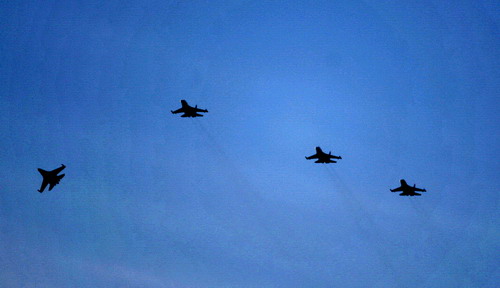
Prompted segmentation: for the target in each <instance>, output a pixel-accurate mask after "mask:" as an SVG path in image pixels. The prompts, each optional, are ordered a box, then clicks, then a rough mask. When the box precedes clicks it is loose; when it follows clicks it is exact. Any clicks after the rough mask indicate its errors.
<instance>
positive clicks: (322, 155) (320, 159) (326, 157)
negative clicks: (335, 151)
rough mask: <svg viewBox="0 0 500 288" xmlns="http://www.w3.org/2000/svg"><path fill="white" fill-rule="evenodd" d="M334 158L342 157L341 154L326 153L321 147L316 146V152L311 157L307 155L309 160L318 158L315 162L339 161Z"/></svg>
mask: <svg viewBox="0 0 500 288" xmlns="http://www.w3.org/2000/svg"><path fill="white" fill-rule="evenodd" d="M332 158H333V159H342V157H340V156H335V155H332V152H331V151H330V153H328V154H326V153H325V152H323V151H322V150H321V148H319V147H316V154H314V155H311V156H309V157H306V159H307V160H310V159H318V160H316V161H315V162H314V163H337V161H334V160H332Z"/></svg>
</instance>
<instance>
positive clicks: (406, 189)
mask: <svg viewBox="0 0 500 288" xmlns="http://www.w3.org/2000/svg"><path fill="white" fill-rule="evenodd" d="M400 182H401V186H400V187H398V188H396V189H391V192H399V191H403V192H402V193H400V194H399V196H420V195H422V194H420V193H417V192H415V191H421V192H427V191H426V190H425V189H420V188H417V187H415V184H414V185H413V187H411V186H410V185H408V184H406V181H405V180H404V179H401V181H400Z"/></svg>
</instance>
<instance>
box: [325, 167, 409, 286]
mask: <svg viewBox="0 0 500 288" xmlns="http://www.w3.org/2000/svg"><path fill="white" fill-rule="evenodd" d="M326 170H327V171H328V174H330V176H331V178H332V181H334V182H335V184H337V185H338V189H337V191H338V192H339V193H340V194H341V195H342V196H343V198H344V200H346V202H349V206H350V210H351V214H352V215H353V216H354V217H356V218H357V220H356V221H355V223H356V226H357V228H358V230H359V232H360V233H361V234H362V236H363V238H365V239H367V242H368V243H372V247H373V248H374V249H375V252H376V254H377V255H378V258H379V260H380V262H381V263H382V265H384V266H385V268H386V269H387V270H388V271H390V273H391V274H392V277H393V279H394V281H395V282H396V284H397V285H398V287H405V285H404V284H403V282H402V281H401V279H400V277H399V273H398V272H397V271H396V269H395V268H394V266H393V265H392V263H391V261H390V257H389V255H387V253H386V252H385V250H384V249H380V248H379V247H378V246H377V245H374V244H375V243H377V242H378V243H381V242H382V241H381V239H377V241H371V239H373V238H374V237H371V235H370V233H368V232H367V230H366V229H364V228H363V227H362V225H361V222H362V221H364V222H365V223H366V224H368V225H369V226H370V227H372V229H375V227H376V224H375V223H374V222H373V221H372V219H371V218H370V217H369V216H368V215H366V209H365V208H364V207H363V205H362V204H361V201H359V199H358V198H357V197H356V195H355V193H353V191H352V190H351V189H349V187H348V185H346V184H345V182H344V181H343V180H342V178H341V177H340V176H339V175H338V174H337V172H336V171H335V169H334V168H332V167H329V166H328V167H327V169H326ZM364 211H365V213H363V212H364ZM357 212H358V213H357ZM385 246H387V245H385Z"/></svg>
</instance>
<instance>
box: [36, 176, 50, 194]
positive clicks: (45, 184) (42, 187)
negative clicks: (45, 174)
mask: <svg viewBox="0 0 500 288" xmlns="http://www.w3.org/2000/svg"><path fill="white" fill-rule="evenodd" d="M48 184H49V182H48V181H47V180H45V179H43V182H42V186H41V187H40V190H38V192H40V193H42V192H43V190H45V187H47V185H48Z"/></svg>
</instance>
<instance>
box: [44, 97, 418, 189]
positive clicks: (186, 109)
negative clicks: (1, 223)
mask: <svg viewBox="0 0 500 288" xmlns="http://www.w3.org/2000/svg"><path fill="white" fill-rule="evenodd" d="M181 105H182V107H181V108H179V109H177V110H175V111H173V110H170V112H172V114H178V113H183V114H182V115H181V117H192V118H196V117H203V114H199V113H207V112H208V110H207V109H200V108H198V105H195V106H194V107H192V106H190V105H189V104H188V103H187V101H186V100H181ZM305 158H306V159H307V160H312V159H317V160H316V161H314V163H322V164H328V163H337V161H335V160H332V159H337V160H339V159H342V157H341V156H335V155H332V152H331V151H330V152H329V153H328V154H326V153H325V152H323V150H321V148H320V147H319V146H318V147H316V153H315V154H314V155H311V156H305ZM64 168H66V166H65V165H64V164H61V167H59V168H57V169H54V170H52V171H46V170H43V169H40V168H38V172H40V174H41V175H42V177H43V181H42V186H41V187H40V189H39V190H38V192H40V193H42V192H43V191H44V190H45V187H47V185H49V191H51V190H52V188H54V186H55V185H57V184H59V182H60V181H61V179H62V178H63V177H64V175H65V174H61V175H57V174H59V172H61V171H62V170H63V169H64ZM400 183H401V186H400V187H398V188H395V189H390V190H391V192H401V193H400V194H399V196H421V195H422V194H420V193H417V192H416V191H419V192H427V191H426V190H425V189H420V188H417V187H415V184H414V185H413V187H412V186H410V185H408V184H407V183H406V181H405V180H404V179H401V180H400Z"/></svg>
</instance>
